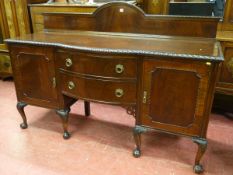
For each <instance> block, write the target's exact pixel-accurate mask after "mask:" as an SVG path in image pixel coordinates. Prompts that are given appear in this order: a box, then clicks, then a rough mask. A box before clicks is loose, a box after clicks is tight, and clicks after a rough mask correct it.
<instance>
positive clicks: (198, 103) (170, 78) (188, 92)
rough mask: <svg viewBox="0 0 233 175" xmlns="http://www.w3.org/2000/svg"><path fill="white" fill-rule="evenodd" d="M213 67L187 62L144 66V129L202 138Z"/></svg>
mask: <svg viewBox="0 0 233 175" xmlns="http://www.w3.org/2000/svg"><path fill="white" fill-rule="evenodd" d="M210 69H211V66H207V65H206V63H205V62H197V61H196V62H195V61H193V62H188V61H187V60H180V61H177V60H170V61H169V60H156V61H152V60H148V61H145V62H144V65H143V92H142V93H143V94H144V93H145V92H146V94H147V100H146V101H145V100H144V103H143V107H142V115H141V117H142V118H141V122H142V125H146V126H150V127H154V128H157V129H162V130H163V129H164V130H166V131H169V132H178V133H182V134H189V135H198V134H199V132H200V131H201V130H200V128H201V121H202V116H204V106H205V101H206V97H207V90H208V81H209V74H210V73H209V72H210Z"/></svg>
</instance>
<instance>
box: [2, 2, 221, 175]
mask: <svg viewBox="0 0 233 175" xmlns="http://www.w3.org/2000/svg"><path fill="white" fill-rule="evenodd" d="M218 20H219V19H218V18H200V17H191V18H190V17H179V16H173V17H171V16H170V17H169V16H155V15H146V14H144V13H143V11H141V10H140V9H139V8H138V7H136V6H133V5H130V4H127V3H109V4H106V5H104V6H101V7H100V8H98V9H97V10H96V11H95V12H94V13H90V14H89V13H88V14H79V13H45V14H44V26H45V30H44V31H43V32H40V33H34V34H29V35H25V36H21V37H18V38H15V39H8V40H6V42H7V43H8V46H9V49H10V55H11V61H12V67H13V73H14V80H15V87H16V93H17V99H18V103H17V108H18V111H19V113H20V114H21V116H22V118H23V123H22V124H21V128H23V129H25V128H27V119H26V116H25V113H24V107H25V106H26V105H35V106H40V107H45V108H51V109H54V110H56V112H57V114H58V115H59V116H60V117H61V119H62V124H63V129H64V134H63V137H64V138H65V139H67V138H69V136H70V134H69V132H68V116H69V112H70V106H71V105H72V104H73V103H74V102H75V101H77V100H78V99H82V100H84V104H85V114H86V115H89V114H90V102H99V103H105V104H109V105H119V106H122V107H124V108H125V109H126V110H127V112H128V113H129V114H131V115H133V116H134V117H135V121H136V122H135V127H134V130H133V134H134V138H135V142H136V148H135V150H134V151H133V155H134V156H135V157H139V156H140V154H141V148H140V144H141V140H140V136H141V133H143V132H145V131H148V130H158V131H161V132H167V133H170V134H176V135H181V136H188V137H190V138H192V140H193V141H194V142H195V143H197V145H198V151H197V155H196V159H195V165H194V171H195V172H196V173H200V172H202V171H203V168H202V166H201V164H200V159H201V157H202V156H203V154H204V152H205V150H206V147H207V140H206V132H207V126H208V121H209V114H210V110H211V105H212V100H213V93H214V88H215V84H216V79H217V76H218V67H219V64H220V63H221V62H222V61H223V56H222V53H221V47H220V44H219V42H218V41H216V39H215V36H216V28H217V24H218ZM109 117H111V116H109Z"/></svg>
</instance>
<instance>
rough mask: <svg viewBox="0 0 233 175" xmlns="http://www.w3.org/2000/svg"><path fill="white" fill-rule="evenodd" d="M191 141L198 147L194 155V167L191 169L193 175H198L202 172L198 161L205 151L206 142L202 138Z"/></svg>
mask: <svg viewBox="0 0 233 175" xmlns="http://www.w3.org/2000/svg"><path fill="white" fill-rule="evenodd" d="M192 140H193V142H194V143H196V144H197V145H198V151H197V154H196V158H195V165H194V167H193V170H194V172H195V173H197V174H200V173H202V172H203V171H204V169H203V166H202V165H201V164H200V160H201V158H202V156H203V155H204V153H205V151H206V148H207V143H208V142H207V140H206V139H203V138H193V139H192Z"/></svg>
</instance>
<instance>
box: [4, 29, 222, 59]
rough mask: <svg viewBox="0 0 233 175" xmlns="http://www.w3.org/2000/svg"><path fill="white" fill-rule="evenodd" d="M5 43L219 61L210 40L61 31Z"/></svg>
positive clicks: (217, 50) (214, 43)
mask: <svg viewBox="0 0 233 175" xmlns="http://www.w3.org/2000/svg"><path fill="white" fill-rule="evenodd" d="M6 42H7V43H15V44H34V45H42V46H52V47H60V48H70V49H76V50H79V51H91V52H102V53H116V54H136V55H152V56H154V55H157V56H158V55H160V56H175V57H181V58H193V59H204V60H210V59H211V60H215V61H221V60H223V56H222V53H221V49H220V45H219V42H218V41H216V39H211V38H197V37H195V38H194V37H177V36H161V35H145V34H129V33H127V34H124V33H111V32H110V33H109V32H88V31H70V30H69V31H65V30H61V31H49V32H41V33H35V34H28V35H25V36H20V37H18V38H15V39H7V40H6Z"/></svg>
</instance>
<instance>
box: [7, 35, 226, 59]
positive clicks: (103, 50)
mask: <svg viewBox="0 0 233 175" xmlns="http://www.w3.org/2000/svg"><path fill="white" fill-rule="evenodd" d="M4 41H5V42H6V43H8V44H32V45H37V46H50V47H60V48H64V49H75V50H79V51H86V52H94V53H113V54H132V55H143V56H169V57H178V58H187V59H196V60H208V61H216V62H219V61H224V57H223V54H222V51H221V47H220V43H219V42H217V43H218V46H219V47H218V48H219V49H218V50H219V56H217V57H215V56H206V55H195V54H177V53H172V52H161V51H147V50H129V49H110V48H93V47H83V46H74V45H67V44H62V43H50V42H38V41H27V40H23V41H22V40H15V39H6V40H4Z"/></svg>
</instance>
